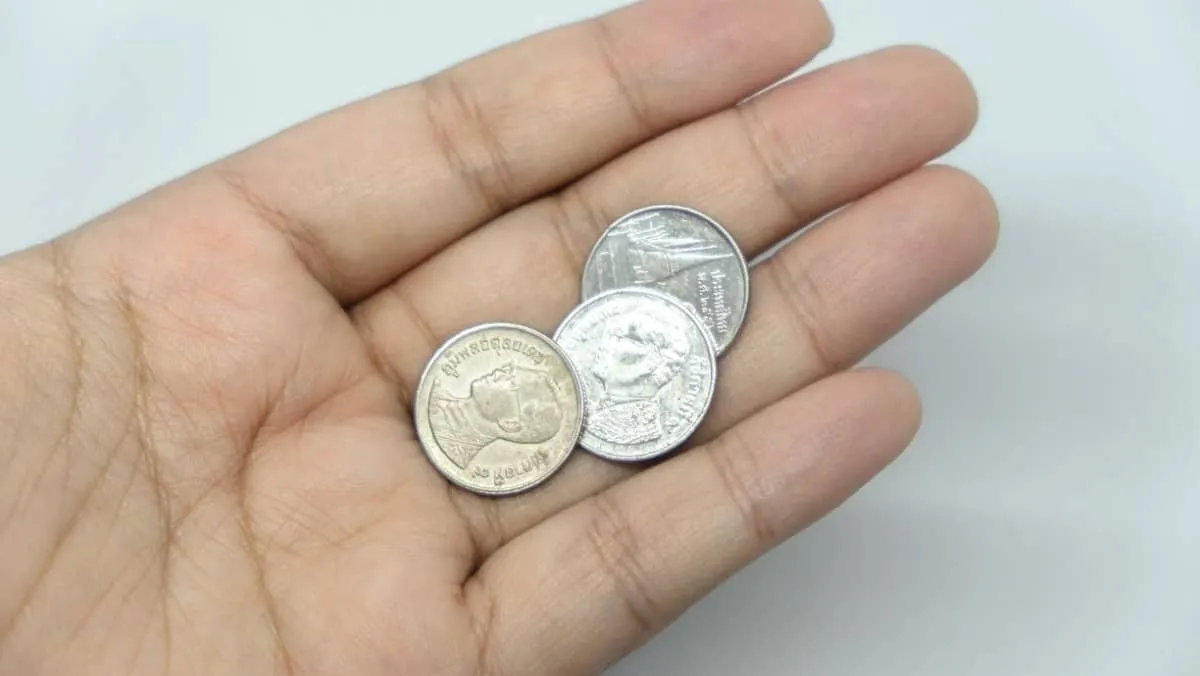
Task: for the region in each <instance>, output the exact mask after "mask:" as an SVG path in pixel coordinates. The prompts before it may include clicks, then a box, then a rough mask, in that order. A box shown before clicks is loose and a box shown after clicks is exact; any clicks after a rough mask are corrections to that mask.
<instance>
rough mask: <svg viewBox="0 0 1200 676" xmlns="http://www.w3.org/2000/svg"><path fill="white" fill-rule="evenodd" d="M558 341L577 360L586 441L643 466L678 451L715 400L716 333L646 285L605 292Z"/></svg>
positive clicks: (566, 325) (571, 318) (573, 317)
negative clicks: (714, 340) (641, 462)
mask: <svg viewBox="0 0 1200 676" xmlns="http://www.w3.org/2000/svg"><path fill="white" fill-rule="evenodd" d="M554 338H555V340H556V341H557V342H558V344H559V345H560V346H561V347H562V349H563V351H565V352H566V354H567V356H568V357H569V358H570V359H571V360H572V361H573V362H574V363H575V368H576V370H577V372H578V373H579V377H580V380H581V381H582V383H583V389H584V393H585V399H586V403H587V410H586V414H585V422H584V429H583V434H582V435H581V436H580V440H579V444H580V445H581V446H582V447H583V448H585V449H587V450H588V451H591V452H592V453H595V454H596V455H599V456H601V457H604V458H608V459H610V460H616V461H625V462H636V461H642V460H650V459H652V458H656V457H659V456H661V455H664V454H666V453H668V452H670V451H671V450H673V449H675V448H678V447H679V446H680V445H682V444H683V443H684V442H685V441H687V439H688V438H689V437H690V436H691V435H692V433H693V432H695V431H696V428H697V427H699V426H700V423H701V422H702V421H703V419H704V416H705V414H706V413H707V412H708V407H709V405H710V404H711V403H712V397H713V393H714V392H715V390H716V381H717V355H716V348H715V346H714V344H713V340H712V335H711V334H710V332H709V331H708V329H706V328H705V327H704V324H703V321H702V320H701V319H700V317H699V316H697V314H696V313H695V311H693V310H692V309H691V308H690V307H688V305H687V304H685V303H683V302H682V301H680V300H679V299H677V298H675V297H673V296H671V295H670V294H666V293H663V292H661V291H656V290H654V289H647V288H641V287H630V288H625V289H615V290H613V291H606V292H604V293H601V294H599V295H597V296H594V297H592V298H591V299H589V300H587V301H585V302H584V303H583V304H582V305H580V306H579V307H578V308H576V309H575V310H574V311H573V312H572V313H571V314H570V315H568V316H567V318H566V319H565V320H564V321H563V323H562V325H561V326H560V327H559V329H558V331H557V332H556V333H555V336H554Z"/></svg>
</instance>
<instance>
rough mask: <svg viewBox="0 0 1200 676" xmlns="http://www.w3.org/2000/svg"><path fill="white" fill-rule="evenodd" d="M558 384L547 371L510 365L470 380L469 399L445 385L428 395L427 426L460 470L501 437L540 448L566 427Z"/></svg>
mask: <svg viewBox="0 0 1200 676" xmlns="http://www.w3.org/2000/svg"><path fill="white" fill-rule="evenodd" d="M557 389H558V388H557V386H556V385H555V383H554V381H553V380H552V379H551V378H550V377H549V376H548V375H547V374H546V372H544V371H537V370H534V369H530V368H523V367H519V366H514V365H513V364H512V363H508V364H506V365H504V366H502V367H500V368H498V369H496V370H495V371H492V372H491V373H488V374H487V375H484V376H481V377H479V378H477V379H476V380H474V381H472V382H471V385H470V390H469V393H468V395H467V396H466V397H463V398H459V397H456V396H454V395H453V394H451V393H450V392H448V391H446V390H445V389H444V388H443V387H440V386H439V387H435V388H434V389H433V391H432V392H431V393H430V400H429V426H430V428H431V429H432V430H433V438H434V439H435V440H437V444H438V447H439V448H440V449H441V451H442V453H444V454H445V455H446V457H447V458H449V459H450V460H451V462H453V463H454V464H455V465H456V466H457V467H459V468H460V469H467V467H468V466H469V465H470V464H471V461H473V460H474V459H475V457H476V456H477V455H479V452H480V451H482V450H483V449H484V448H485V447H486V446H487V445H488V444H491V443H493V442H495V441H499V440H501V439H503V440H505V441H511V442H513V443H516V444H540V443H543V442H546V441H549V440H550V439H552V438H554V435H555V434H558V432H559V430H560V429H562V423H563V417H564V416H563V409H562V405H561V404H559V398H560V395H559V393H558V392H557V391H556V390H557Z"/></svg>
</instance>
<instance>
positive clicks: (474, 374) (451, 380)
mask: <svg viewBox="0 0 1200 676" xmlns="http://www.w3.org/2000/svg"><path fill="white" fill-rule="evenodd" d="M413 399H414V404H413V417H414V419H415V420H416V424H417V437H418V438H419V439H420V441H421V446H422V447H423V448H424V449H425V454H426V455H427V456H428V457H429V460H430V461H431V462H432V463H433V466H434V467H436V468H437V469H438V471H439V472H441V473H442V474H443V475H444V476H445V477H446V478H447V479H449V480H450V481H452V482H454V483H455V484H457V485H458V486H461V487H462V488H465V489H467V490H470V491H474V492H476V493H482V494H485V495H510V494H513V493H519V492H521V491H524V490H528V489H530V488H533V487H534V486H536V485H538V484H540V483H542V482H543V481H545V480H546V479H548V478H550V476H551V475H552V474H554V472H555V471H557V470H558V468H559V467H561V466H562V464H563V463H564V462H566V460H567V457H568V456H569V455H570V454H571V451H572V450H574V448H575V444H576V442H577V441H578V440H579V435H580V432H581V430H582V425H583V391H582V389H581V386H580V381H579V376H578V374H577V373H576V371H575V367H574V366H573V365H572V363H571V361H570V360H569V359H568V358H567V356H566V354H564V353H563V351H562V350H561V349H560V348H559V347H558V345H556V344H555V343H554V342H553V341H551V340H550V339H549V338H547V337H546V336H544V335H542V334H541V333H539V332H537V331H534V330H533V329H530V328H526V327H524V326H518V325H515V324H484V325H481V326H476V327H474V328H471V329H468V330H466V331H463V332H462V333H460V334H458V335H456V336H454V337H453V338H451V339H450V340H448V341H446V344H445V345H443V346H442V347H441V348H439V349H438V351H437V352H435V353H434V355H433V357H432V358H431V359H430V361H429V363H428V364H427V365H426V367H425V372H424V373H423V374H422V375H421V382H420V384H419V385H418V386H417V393H416V396H415V397H414V398H413Z"/></svg>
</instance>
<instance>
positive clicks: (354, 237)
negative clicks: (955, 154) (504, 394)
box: [0, 0, 996, 676]
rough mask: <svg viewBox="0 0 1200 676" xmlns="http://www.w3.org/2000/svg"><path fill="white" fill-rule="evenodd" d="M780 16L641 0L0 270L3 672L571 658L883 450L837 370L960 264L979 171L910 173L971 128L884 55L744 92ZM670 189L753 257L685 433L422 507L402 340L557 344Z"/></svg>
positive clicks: (782, 55)
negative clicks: (469, 332) (469, 337)
mask: <svg viewBox="0 0 1200 676" xmlns="http://www.w3.org/2000/svg"><path fill="white" fill-rule="evenodd" d="M829 37H830V30H829V27H828V25H827V22H826V18H825V15H824V14H823V12H822V10H821V8H820V7H819V5H818V4H817V3H816V2H812V1H809V0H658V1H652V2H647V3H644V4H639V5H634V6H632V7H629V8H626V9H621V10H618V11H616V12H614V13H612V14H611V15H608V16H607V17H605V18H602V19H599V20H595V21H591V22H586V23H583V24H579V25H575V26H571V27H567V28H564V29H561V30H559V31H555V32H551V33H549V34H545V35H542V36H538V37H535V38H532V39H530V40H527V41H525V42H523V43H520V44H518V45H515V46H511V47H507V48H504V49H502V50H499V51H497V52H495V53H493V54H490V55H487V56H484V57H481V58H479V59H476V60H473V61H470V62H468V63H465V64H463V65H461V66H458V67H456V68H454V69H452V70H450V71H448V72H446V73H442V74H439V75H437V76H434V77H432V78H430V79H429V80H428V81H426V82H423V83H420V84H416V85H412V86H409V87H405V88H402V89H399V90H396V91H392V92H388V93H385V94H382V95H380V96H378V97H375V98H373V99H370V100H367V101H364V102H361V103H357V104H355V105H353V106H350V107H348V108H345V109H342V110H338V111H335V112H333V113H330V114H328V115H326V116H323V117H321V118H319V119H316V120H314V121H312V122H309V123H306V124H304V125H302V126H300V127H298V128H296V129H293V130H290V131H288V132H286V133H284V134H282V135H280V136H278V137H276V138H273V139H270V140H268V141H266V142H264V143H262V144H261V145H259V146H257V147H254V148H251V149H249V150H247V151H245V152H243V153H241V154H238V155H236V156H233V157H230V158H228V159H226V160H223V161H221V162H218V163H216V164H214V165H213V166H210V167H207V168H204V169H202V170H200V171H197V172H196V173H194V174H192V175H190V176H187V177H185V178H183V179H180V180H179V181H176V182H174V183H172V184H170V185H167V186H165V187H163V188H161V189H159V190H157V191H155V192H153V193H151V194H149V195H147V196H145V197H143V198H141V199H139V200H137V201H135V202H133V203H131V204H129V205H126V206H124V207H122V208H120V209H118V210H117V211H115V212H113V213H111V214H108V215H106V216H104V217H102V218H100V219H98V220H97V221H96V222H93V223H91V224H88V225H87V226H85V227H83V228H81V229H80V230H78V231H76V232H73V233H71V234H68V235H66V236H64V237H61V238H59V239H57V240H55V241H53V242H51V243H48V244H46V245H44V246H40V247H37V248H35V249H31V250H29V251H25V252H22V253H19V254H15V255H13V256H10V257H8V258H6V259H4V260H3V262H2V264H0V298H3V304H2V307H3V312H0V373H2V374H3V377H2V378H0V439H2V440H3V441H0V674H14V675H16V674H20V675H22V676H24V675H26V674H69V675H70V676H83V675H86V674H118V673H119V674H126V673H128V674H151V673H153V674H163V673H169V674H214V675H215V674H261V673H284V674H297V675H299V674H355V675H356V676H371V675H373V674H380V675H384V674H387V675H391V674H447V675H450V674H455V675H463V676H467V675H475V674H489V675H492V676H498V675H501V674H513V675H517V674H519V675H521V676H536V675H538V674H580V673H594V672H597V671H600V670H602V669H603V668H604V667H605V666H606V665H608V664H611V663H612V662H613V661H615V660H616V659H618V658H620V657H621V656H622V655H624V654H625V653H627V652H628V651H630V650H632V649H633V648H634V647H636V646H637V645H639V644H640V643H642V642H643V641H645V640H646V639H647V638H649V637H650V636H652V635H653V634H654V633H655V632H657V631H658V630H660V629H661V628H662V627H663V626H665V625H666V624H667V623H668V622H670V621H671V620H672V619H673V618H674V617H676V616H677V615H678V614H679V613H681V612H682V611H683V610H684V609H685V608H686V607H687V606H688V605H689V604H690V603H692V602H693V601H695V600H696V599H697V598H699V597H700V596H702V595H703V594H704V593H705V592H707V591H708V590H710V589H711V588H712V587H713V586H714V585H716V584H718V583H719V582H720V581H721V580H722V579H724V578H725V577H727V576H728V575H730V574H732V573H733V572H734V571H736V570H737V569H738V568H740V567H741V566H743V565H745V564H746V563H748V562H749V561H751V560H753V559H754V558H755V557H757V556H759V555H760V554H762V553H763V552H765V551H766V550H767V549H769V548H770V547H771V546H773V545H775V544H777V543H778V542H780V541H781V540H783V539H785V538H787V537H788V536H790V535H792V534H794V533H795V532H797V531H799V530H800V529H802V528H803V527H805V526H806V525H807V524H809V523H811V522H812V521H813V520H814V519H816V518H819V517H820V516H822V515H823V514H825V513H826V512H827V511H829V510H830V509H831V508H833V507H834V506H835V505H836V504H838V503H839V502H840V501H842V500H843V499H845V498H846V497H847V496H849V495H850V494H851V493H852V492H853V491H854V490H855V489H856V488H858V487H859V486H860V485H861V484H862V483H863V482H864V481H866V480H867V479H868V478H869V477H870V476H872V475H873V474H874V473H875V472H877V471H878V470H879V469H880V468H882V467H883V466H884V465H885V464H886V463H887V462H888V461H889V460H891V459H892V458H893V457H894V456H895V455H896V454H897V453H898V452H899V451H900V450H901V449H902V448H903V447H904V446H905V445H906V444H907V443H908V441H909V440H910V438H911V436H912V435H913V433H914V431H915V429H916V426H917V422H918V416H919V406H918V403H917V400H916V398H915V395H914V394H913V392H912V390H911V389H910V387H909V386H908V385H907V384H905V382H904V381H903V380H902V379H900V378H899V377H898V376H895V375H892V374H889V373H886V372H881V371H874V370H862V371H848V372H847V371H846V369H847V368H848V367H850V366H851V365H853V364H854V363H856V362H857V361H858V360H859V359H860V358H861V357H863V356H864V355H865V354H866V353H868V352H869V351H870V350H871V349H872V348H874V347H875V346H877V345H878V344H879V343H880V342H882V341H883V340H885V339H886V338H887V337H888V336H889V335H890V334H892V333H893V332H894V331H896V330H898V329H899V328H900V327H902V326H903V325H904V324H905V323H906V322H908V321H909V320H911V319H912V318H913V317H915V316H916V315H917V314H918V313H919V312H921V311H922V310H923V309H924V308H926V307H927V306H928V305H929V304H930V303H932V302H933V301H934V300H935V299H936V298H938V297H939V296H940V295H941V294H943V293H944V292H946V291H947V290H949V289H951V288H952V287H953V286H954V285H955V284H957V283H958V282H960V281H962V280H963V279H965V278H966V277H967V276H969V275H970V274H971V273H972V272H973V271H974V270H975V269H976V268H977V267H978V266H979V265H981V264H982V262H983V261H984V260H985V258H986V257H987V255H988V254H989V252H990V251H991V248H992V246H993V243H994V238H995V232H996V214H995V210H994V207H993V205H992V203H991V201H990V198H989V197H988V195H987V192H986V191H985V190H984V189H983V188H982V187H981V186H980V185H979V184H978V183H977V182H976V181H975V180H974V179H971V178H969V177H967V176H966V175H964V174H962V173H960V172H958V171H955V170H951V169H947V168H925V169H918V167H920V166H921V165H923V164H924V163H925V162H928V161H930V160H932V159H933V158H935V157H937V156H939V155H941V154H942V153H943V152H945V151H946V150H948V149H950V148H951V147H953V146H954V145H955V144H956V143H958V142H959V141H961V140H962V139H963V138H964V137H965V136H966V134H967V133H968V132H969V130H970V127H971V126H972V124H973V123H974V119H975V101H974V96H973V93H972V91H971V88H970V86H969V85H968V83H967V82H966V80H965V78H964V77H963V76H962V74H961V73H960V72H959V71H958V70H957V68H956V67H955V66H953V65H952V64H951V63H950V62H948V61H947V60H946V59H945V58H944V57H941V56H939V55H937V54H934V53H932V52H929V51H925V50H921V49H915V48H902V49H894V50H888V51H884V52H881V53H877V54H872V55H869V56H865V57H862V58H859V59H856V60H853V61H850V62H846V63H842V64H838V65H835V66H832V67H829V68H827V69H824V70H821V71H818V72H814V73H811V74H808V75H805V76H803V77H801V78H799V79H798V80H796V81H793V82H790V83H788V84H785V85H783V86H781V87H779V88H777V89H774V90H773V91H771V92H769V93H766V94H764V95H762V96H759V97H756V98H754V99H753V100H751V101H750V102H747V103H745V104H743V105H741V106H740V107H733V106H735V104H737V103H738V102H739V101H741V100H743V99H744V98H745V97H747V96H749V95H750V94H752V93H754V92H755V91H757V90H759V89H761V88H763V87H765V86H767V85H769V84H770V83H772V82H774V81H776V80H778V79H779V78H782V77H784V76H786V75H787V74H788V73H790V72H791V71H792V70H793V69H795V68H796V67H798V66H800V65H801V64H802V63H804V62H805V61H807V60H808V59H809V58H810V57H812V56H813V54H814V53H815V52H817V51H818V50H819V49H821V48H822V47H824V46H825V44H826V43H827V41H828V39H829ZM662 202H669V203H678V204H684V205H688V206H693V207H696V208H698V209H701V210H703V211H705V212H707V213H710V214H712V215H713V216H714V217H716V218H717V219H718V220H719V221H721V222H722V223H723V224H724V225H726V226H727V227H728V228H729V229H730V230H731V231H732V233H733V234H734V236H735V237H736V238H737V239H738V241H739V243H740V245H741V247H742V248H743V250H744V251H745V252H746V253H747V254H748V255H751V256H753V255H758V254H760V253H762V252H764V251H765V250H767V249H768V248H770V247H771V246H772V245H773V244H774V243H776V242H778V241H779V240H781V239H782V238H784V237H786V236H787V235H788V234H789V233H791V232H793V231H795V230H796V229H797V228H799V227H802V226H804V225H806V224H807V223H809V222H812V221H814V220H815V219H817V218H819V217H821V216H822V215H824V214H826V213H829V212H831V211H834V210H836V209H838V208H839V207H842V206H844V205H847V204H849V205H850V206H848V207H847V208H846V209H844V210H842V211H840V212H839V213H838V214H836V215H835V216H833V217H832V218H830V219H829V220H827V221H825V222H823V223H822V224H821V225H819V226H818V227H816V228H814V229H813V231H812V232H810V233H806V234H805V235H804V236H803V237H801V238H800V239H799V240H798V241H796V242H794V243H791V244H789V245H787V246H786V247H785V248H783V249H782V251H781V252H780V253H779V254H778V255H777V256H776V257H774V258H772V259H771V260H770V261H769V262H766V263H764V264H761V265H759V266H757V268H756V269H755V270H754V272H753V279H752V288H753V300H752V303H751V310H750V314H749V317H748V320H747V324H746V327H745V329H744V331H743V333H742V335H741V337H740V338H739V340H738V342H736V343H735V344H734V345H733V347H732V348H731V349H730V351H729V353H728V354H727V356H726V357H725V358H724V359H723V361H722V364H721V375H720V383H719V387H718V393H717V397H716V400H715V402H714V405H713V408H712V410H711V412H710V414H709V416H708V419H707V421H706V423H705V426H704V427H703V428H702V429H701V430H700V432H699V433H698V434H697V436H696V438H695V440H694V443H693V444H692V445H691V447H690V448H689V449H688V450H686V451H684V452H682V453H680V454H679V455H678V456H676V457H674V458H672V459H670V460H668V461H666V462H663V463H661V464H658V465H656V466H654V467H649V468H635V467H628V466H617V465H614V464H610V463H606V462H603V461H600V460H598V459H596V458H594V457H591V456H589V455H586V454H584V453H581V452H577V453H576V454H575V456H574V457H573V459H572V460H571V461H570V462H569V463H568V464H567V466H566V467H565V468H564V470H563V471H562V472H561V473H559V474H558V475H556V476H555V477H554V478H553V479H551V480H550V481H549V482H548V483H546V484H544V485H542V486H541V487H539V488H538V489H536V490H534V491H532V492H530V493H527V494H524V495H521V496H518V497H514V498H505V499H500V500H495V499H488V498H479V497H476V496H473V495H470V494H466V493H463V492H461V491H459V490H458V489H454V488H450V487H449V486H448V485H447V483H446V481H445V480H443V479H442V478H441V476H440V475H438V474H437V472H436V471H434V470H433V468H432V467H431V466H430V465H429V463H428V462H427V461H426V459H425V457H424V455H423V453H422V452H421V450H420V448H419V446H418V444H417V442H416V439H415V435H414V433H413V425H412V419H411V417H410V413H409V408H410V403H409V402H410V398H411V393H412V392H413V389H414V387H415V384H416V380H417V378H418V377H419V374H420V370H421V368H422V366H423V365H424V363H425V362H426V360H427V359H428V358H429V356H430V354H431V353H432V351H433V350H434V349H435V348H436V347H437V345H438V344H439V343H440V342H441V341H442V340H444V339H445V338H446V337H448V336H449V335H451V334H453V333H455V332H457V331H458V330H460V329H462V328H465V327H467V326H469V325H472V324H476V323H480V322H485V321H510V322H519V323H524V324H528V325H530V326H533V327H535V328H539V329H541V330H543V331H552V330H553V328H554V326H555V325H556V323H557V322H558V321H559V320H560V319H561V318H562V317H563V315H564V314H565V313H566V312H567V311H568V310H569V309H570V308H571V307H572V306H573V305H575V303H576V302H577V299H578V284H579V281H578V280H579V272H580V266H581V264H582V262H583V258H584V256H585V255H586V253H587V251H588V250H589V249H590V247H591V245H592V243H593V242H594V241H595V239H596V237H597V236H598V234H599V233H600V231H601V230H602V229H603V228H604V226H605V225H607V223H609V222H610V221H612V220H614V219H615V218H616V217H618V216H620V215H621V214H623V213H625V212H628V211H631V210H633V209H635V208H637V207H641V206H644V205H647V204H653V203H662Z"/></svg>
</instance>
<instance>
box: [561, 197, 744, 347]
mask: <svg viewBox="0 0 1200 676" xmlns="http://www.w3.org/2000/svg"><path fill="white" fill-rule="evenodd" d="M628 286H648V287H652V288H656V289H658V290H660V291H665V292H666V293H669V294H671V295H672V296H675V297H676V298H679V299H680V300H683V301H684V302H686V303H688V304H689V305H691V306H692V309H693V310H695V311H696V312H698V313H699V314H700V316H701V317H702V318H703V319H704V323H705V325H706V326H708V328H709V330H710V331H712V334H713V340H714V341H716V345H717V354H721V353H723V352H724V351H725V350H726V348H728V347H729V345H730V344H731V343H732V342H733V339H734V338H735V337H736V336H737V334H738V331H740V330H741V328H742V323H743V322H744V321H745V319H746V307H747V305H748V303H749V299H750V271H749V269H748V268H747V266H746V259H745V257H744V256H743V255H742V252H741V250H740V249H738V246H737V243H735V242H734V241H733V237H732V236H730V234H729V233H728V232H726V230H725V229H724V228H722V227H721V226H720V225H719V224H718V223H717V222H716V221H714V220H713V219H711V218H709V217H708V216H705V215H704V214H702V213H700V212H698V211H694V210H692V209H687V208H684V207H677V206H656V207H649V208H647V209H641V210H639V211H635V212H633V213H632V214H629V215H628V216H625V217H623V218H621V219H620V220H619V221H617V222H616V223H613V224H612V226H611V227H609V229H608V230H607V231H605V233H604V235H603V236H602V237H601V238H600V241H599V242H597V243H596V246H595V248H593V249H592V253H591V256H589V257H588V260H587V264H586V265H585V266H584V269H583V298H584V300H587V299H588V298H591V297H592V296H595V295H596V294H598V293H600V292H602V291H608V290H610V289H619V288H622V287H628Z"/></svg>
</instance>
